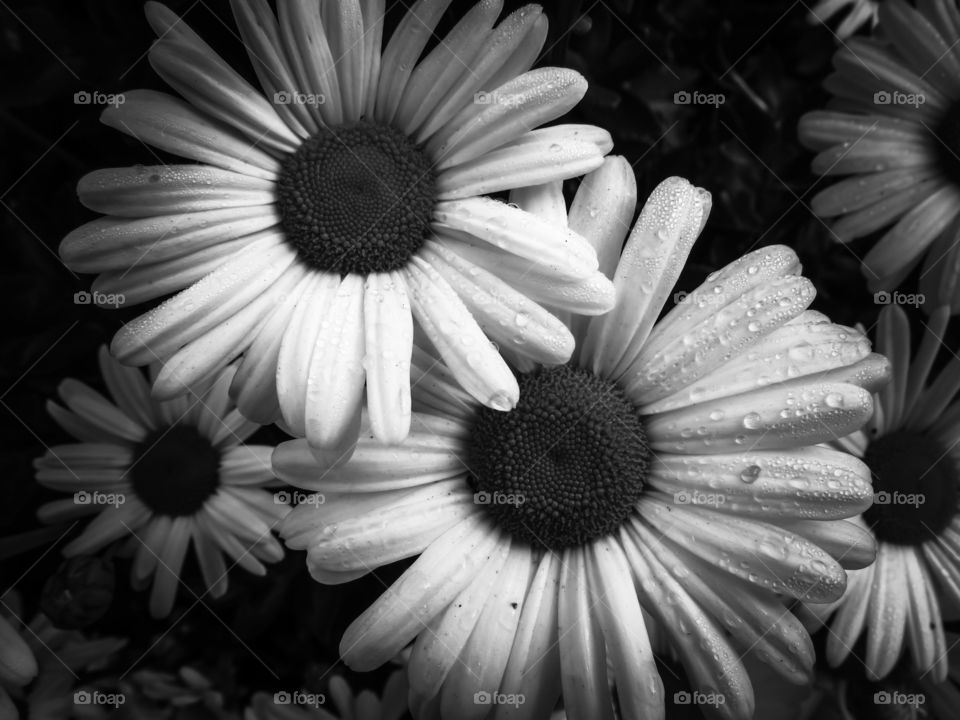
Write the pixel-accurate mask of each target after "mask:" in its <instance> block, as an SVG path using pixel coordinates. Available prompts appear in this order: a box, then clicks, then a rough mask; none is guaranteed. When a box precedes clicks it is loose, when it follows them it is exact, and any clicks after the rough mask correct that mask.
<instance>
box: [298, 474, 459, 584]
mask: <svg viewBox="0 0 960 720" xmlns="http://www.w3.org/2000/svg"><path fill="white" fill-rule="evenodd" d="M476 511H477V510H476V508H475V507H474V505H473V496H472V493H470V492H469V488H467V487H466V486H465V485H464V483H463V482H462V481H461V480H460V479H459V478H456V479H454V480H448V481H444V482H438V483H432V484H431V485H428V486H426V487H420V488H416V489H415V490H412V491H409V492H407V493H406V494H404V495H402V496H401V497H400V498H398V499H397V500H395V501H394V502H392V503H390V504H389V505H388V506H384V507H381V508H379V509H378V510H377V511H373V512H366V513H364V514H363V515H359V516H354V517H349V518H344V519H340V520H338V521H336V522H331V523H330V524H329V525H327V526H326V528H325V529H324V531H323V533H322V534H319V535H317V536H316V537H314V539H313V542H312V543H311V544H310V548H309V550H308V552H307V563H308V564H309V565H319V566H321V567H323V568H324V569H325V570H333V571H334V572H350V571H352V570H360V569H361V568H366V569H367V570H368V571H371V570H374V569H376V568H378V567H381V566H383V565H387V564H388V563H391V562H396V561H398V560H403V559H405V558H408V557H412V556H414V555H417V554H418V553H420V552H422V551H423V550H424V548H426V547H428V546H429V545H430V544H431V543H432V542H434V541H435V540H436V539H437V538H438V537H440V536H441V535H442V534H443V533H445V532H446V531H447V530H449V529H450V528H451V527H453V526H454V525H456V524H457V523H459V522H460V521H461V520H463V519H464V518H465V517H467V516H468V515H470V514H472V513H474V512H476Z"/></svg>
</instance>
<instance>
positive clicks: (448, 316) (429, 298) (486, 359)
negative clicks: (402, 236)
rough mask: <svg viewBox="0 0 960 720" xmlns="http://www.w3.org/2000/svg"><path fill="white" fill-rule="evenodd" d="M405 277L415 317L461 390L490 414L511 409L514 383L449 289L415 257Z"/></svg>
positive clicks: (515, 393) (514, 399)
mask: <svg viewBox="0 0 960 720" xmlns="http://www.w3.org/2000/svg"><path fill="white" fill-rule="evenodd" d="M404 274H405V277H406V280H407V286H408V289H409V292H410V300H411V304H412V305H413V312H414V316H415V317H416V319H417V320H418V322H419V323H420V327H421V328H422V329H423V331H424V332H425V333H426V334H427V336H428V337H429V338H430V340H431V342H432V343H433V344H434V346H435V347H436V348H437V350H438V351H439V352H440V354H441V356H442V357H443V360H444V362H445V363H446V364H447V366H448V367H449V368H450V371H451V372H452V373H453V375H454V376H455V377H456V378H457V380H458V381H459V383H460V385H461V386H462V387H463V389H464V390H466V391H467V392H468V393H470V394H471V395H472V396H473V397H475V398H476V399H477V400H478V401H480V402H481V403H483V404H484V405H486V406H488V407H492V408H494V409H495V410H503V411H506V410H510V409H511V408H513V407H514V406H515V405H516V404H517V398H518V397H519V395H520V388H519V386H518V385H517V379H516V378H515V377H514V375H513V373H512V372H511V371H510V368H509V367H507V364H506V363H505V362H504V361H503V358H501V357H500V354H499V353H498V352H497V351H496V350H495V349H494V348H493V346H492V345H491V344H490V341H489V340H487V338H486V336H485V335H484V334H483V331H482V330H481V329H480V326H479V325H477V322H476V320H474V318H473V316H472V315H470V311H469V310H467V308H466V306H465V305H464V304H463V301H462V300H461V299H460V298H459V297H458V296H457V294H456V293H455V292H454V291H453V289H452V288H451V287H450V285H449V284H448V283H447V282H446V281H445V280H444V279H443V278H442V277H441V276H440V274H439V273H438V272H437V271H436V270H435V269H434V268H432V267H431V266H430V265H429V264H428V263H426V262H425V261H423V260H422V259H420V258H419V257H416V256H414V258H413V260H412V262H411V263H410V265H409V266H408V267H407V268H406V269H405V270H404Z"/></svg>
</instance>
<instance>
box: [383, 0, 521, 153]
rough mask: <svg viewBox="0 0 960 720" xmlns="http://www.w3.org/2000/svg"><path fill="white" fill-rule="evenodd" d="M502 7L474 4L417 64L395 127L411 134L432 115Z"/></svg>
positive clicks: (496, 1) (488, 1)
mask: <svg viewBox="0 0 960 720" xmlns="http://www.w3.org/2000/svg"><path fill="white" fill-rule="evenodd" d="M502 8H503V0H485V1H484V2H478V3H476V4H475V5H473V7H471V8H470V10H468V11H467V13H466V14H465V15H464V16H463V17H462V18H461V19H460V20H459V22H457V24H456V25H455V26H454V28H453V29H452V30H451V31H450V32H449V33H447V35H446V36H445V37H444V38H443V39H442V40H441V41H440V42H439V43H438V44H437V46H436V47H435V48H434V49H433V50H431V51H430V54H429V55H427V57H426V58H424V59H423V60H422V61H421V62H420V63H419V64H418V65H417V67H416V69H415V70H414V71H413V74H412V75H411V76H410V80H409V82H408V83H407V85H406V88H404V92H403V96H402V97H401V98H400V105H399V107H398V108H397V112H396V115H395V116H394V124H395V125H396V126H397V127H399V128H400V129H402V130H403V131H404V132H405V133H407V134H408V135H413V134H414V131H415V130H417V128H419V127H420V125H421V124H422V123H423V122H424V121H425V120H427V119H428V118H429V117H431V116H432V115H433V113H434V111H435V110H436V108H437V105H438V103H440V102H441V100H443V98H444V97H445V96H446V95H447V93H448V92H449V91H450V89H451V88H452V87H453V86H454V83H455V82H456V81H457V80H459V79H460V76H461V75H462V74H463V71H464V68H467V67H472V66H473V63H474V60H475V59H476V57H477V55H478V53H479V52H480V49H481V48H482V47H483V46H484V45H485V44H486V42H487V40H488V38H489V37H490V34H491V28H493V24H494V22H496V19H497V16H498V15H499V14H500V10H501V9H502ZM453 112H456V110H455V109H452V110H451V113H450V114H451V115H452V114H453ZM419 141H420V140H419V139H418V142H419Z"/></svg>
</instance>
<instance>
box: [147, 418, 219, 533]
mask: <svg viewBox="0 0 960 720" xmlns="http://www.w3.org/2000/svg"><path fill="white" fill-rule="evenodd" d="M135 457H136V460H135V461H134V464H133V467H132V469H131V470H130V481H131V484H132V485H133V491H134V492H135V493H136V495H137V497H138V498H140V500H141V501H143V504H144V505H146V506H147V507H148V508H149V509H150V510H151V511H153V513H155V514H156V515H170V516H173V517H181V516H184V515H194V514H196V513H197V512H198V511H199V510H200V508H202V507H203V504H204V503H205V502H206V501H207V498H209V497H210V496H211V495H213V494H214V493H215V492H216V491H217V488H218V487H219V486H220V451H219V450H216V449H215V448H214V447H213V446H212V445H211V444H210V441H209V440H207V439H206V438H205V437H203V436H202V435H200V433H199V432H197V429H196V428H194V427H191V426H189V425H174V426H173V427H171V428H161V429H160V430H156V431H154V432H152V433H150V434H149V435H147V437H146V438H144V439H143V440H142V441H141V442H140V443H139V444H138V445H137V448H136V453H135Z"/></svg>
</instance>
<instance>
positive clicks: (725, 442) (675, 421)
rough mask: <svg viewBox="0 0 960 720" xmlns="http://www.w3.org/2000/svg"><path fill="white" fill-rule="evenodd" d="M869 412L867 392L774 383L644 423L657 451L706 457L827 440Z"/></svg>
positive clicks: (829, 385)
mask: <svg viewBox="0 0 960 720" xmlns="http://www.w3.org/2000/svg"><path fill="white" fill-rule="evenodd" d="M872 412H873V399H872V397H871V396H870V393H868V392H867V391H866V390H864V389H863V388H860V387H857V386H856V385H844V384H841V383H818V384H816V385H801V386H799V387H796V388H794V387H786V388H784V387H780V386H777V385H774V386H771V387H769V388H765V389H763V390H755V391H753V392H749V393H744V394H742V395H737V396H736V397H735V398H724V399H721V400H716V401H711V402H705V403H701V404H699V405H692V406H690V407H687V408H680V409H679V410H670V411H668V412H664V413H658V414H657V415H651V416H649V417H648V418H647V419H646V423H645V424H646V430H647V436H648V437H649V438H650V445H651V447H652V448H653V449H654V450H655V451H657V452H676V453H694V454H712V453H716V452H737V451H738V450H741V449H751V450H775V449H777V448H789V447H796V446H798V445H816V444H818V443H822V442H830V441H832V440H836V439H837V438H840V437H843V436H844V435H847V434H849V433H851V432H853V431H854V430H857V429H859V428H860V427H861V426H862V425H863V424H864V423H865V422H866V421H867V420H868V419H869V417H870V415H871V413H872ZM701 428H703V430H702V431H701V430H700V429H701Z"/></svg>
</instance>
